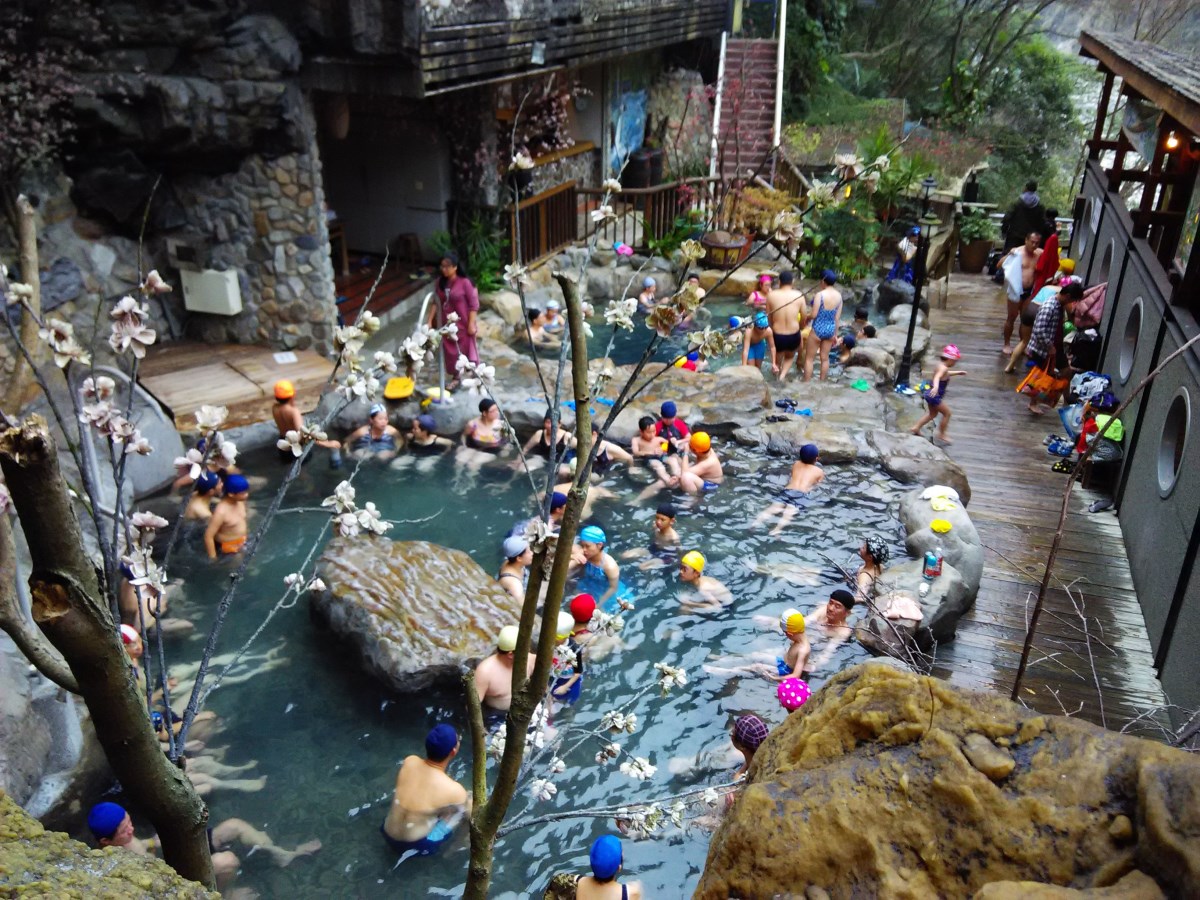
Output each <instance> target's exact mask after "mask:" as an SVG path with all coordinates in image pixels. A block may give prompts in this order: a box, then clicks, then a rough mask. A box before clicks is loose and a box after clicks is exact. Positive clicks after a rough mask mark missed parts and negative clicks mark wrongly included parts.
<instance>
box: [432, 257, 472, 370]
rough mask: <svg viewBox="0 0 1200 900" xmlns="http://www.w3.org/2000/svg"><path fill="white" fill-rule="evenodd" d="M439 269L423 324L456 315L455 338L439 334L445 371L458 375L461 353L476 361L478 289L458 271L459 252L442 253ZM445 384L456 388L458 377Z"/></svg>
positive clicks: (436, 323) (434, 324)
mask: <svg viewBox="0 0 1200 900" xmlns="http://www.w3.org/2000/svg"><path fill="white" fill-rule="evenodd" d="M440 269H441V275H439V276H438V280H437V285H436V286H435V288H434V293H435V294H436V295H437V299H438V302H437V304H436V305H434V306H433V307H431V308H430V310H429V318H428V319H427V320H426V322H425V324H426V325H428V326H429V327H430V328H439V327H441V326H443V325H445V324H446V322H447V321H448V320H449V317H450V314H451V313H454V314H455V315H456V316H458V335H457V339H455V338H451V337H444V338H442V350H443V351H444V352H445V355H446V372H447V374H449V375H454V376H457V373H458V356H459V354H460V353H461V354H463V355H464V356H466V358H467V359H469V360H470V361H471V362H473V363H478V362H479V349H478V348H477V347H476V345H475V336H476V334H477V333H478V329H479V326H478V323H477V322H476V317H477V316H478V315H479V292H478V291H477V290H475V284H474V283H473V282H472V281H471V279H470V278H468V277H467V276H466V275H462V274H459V271H458V269H459V264H458V255H457V254H456V253H454V251H448V252H447V253H446V255H445V256H443V257H442V261H441V264H440ZM446 387H447V388H449V389H450V390H453V389H455V388H457V387H458V378H457V377H455V378H454V380H453V381H451V382H450V383H449V384H448V385H446Z"/></svg>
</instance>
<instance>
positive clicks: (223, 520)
mask: <svg viewBox="0 0 1200 900" xmlns="http://www.w3.org/2000/svg"><path fill="white" fill-rule="evenodd" d="M249 496H250V482H249V481H247V480H246V476H245V475H229V476H227V477H226V479H225V496H224V497H222V498H221V502H220V503H218V504H217V506H216V508H215V509H214V510H213V514H212V518H211V519H209V520H208V528H207V529H205V531H204V549H205V550H206V551H207V552H208V558H209V559H216V558H217V550H218V549H220V551H221V553H223V554H232V553H238V552H240V551H241V549H242V548H243V547H244V546H245V545H246V498H247V497H249Z"/></svg>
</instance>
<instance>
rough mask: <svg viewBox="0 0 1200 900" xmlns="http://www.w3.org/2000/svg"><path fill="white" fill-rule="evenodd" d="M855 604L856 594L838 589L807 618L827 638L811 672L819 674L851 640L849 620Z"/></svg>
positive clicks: (851, 631)
mask: <svg viewBox="0 0 1200 900" xmlns="http://www.w3.org/2000/svg"><path fill="white" fill-rule="evenodd" d="M855 602H856V601H855V597H854V594H852V593H851V592H850V591H848V590H846V589H845V588H838V589H837V590H836V591H834V592H833V593H831V594H830V595H829V600H827V601H826V602H825V603H822V604H821V605H820V606H819V607H817V609H816V610H815V611H814V612H813V613H812V614H811V615H809V616H807V617H806V619H807V621H808V623H809V624H810V625H817V626H820V627H821V631H822V632H823V633H824V635H825V636H826V638H827V640H826V642H825V645H824V646H823V647H822V648H821V655H820V656H818V657H817V658H816V659H815V660H813V662H812V665H811V666H810V667H809V671H810V672H817V671H820V670H821V669H822V668H824V666H825V665H826V664H827V663H828V662H829V661H830V660H831V659H833V655H834V654H835V653H836V652H837V649H838V647H840V646H842V644H844V643H846V641H848V640H850V637H851V634H852V633H853V630H852V629H851V627H850V622H849V619H850V612H851V610H853V609H854V604H855Z"/></svg>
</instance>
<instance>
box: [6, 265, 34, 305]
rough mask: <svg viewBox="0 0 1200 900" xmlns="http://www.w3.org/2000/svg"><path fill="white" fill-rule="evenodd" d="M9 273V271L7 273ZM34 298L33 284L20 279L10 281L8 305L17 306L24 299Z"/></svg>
mask: <svg viewBox="0 0 1200 900" xmlns="http://www.w3.org/2000/svg"><path fill="white" fill-rule="evenodd" d="M5 274H7V273H5ZM31 299H33V285H32V284H24V283H23V282H20V281H10V282H9V283H8V301H7V302H8V305H9V306H15V305H16V304H18V303H20V302H21V301H22V300H31Z"/></svg>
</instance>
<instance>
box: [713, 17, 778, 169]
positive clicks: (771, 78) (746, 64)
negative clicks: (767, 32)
mask: <svg viewBox="0 0 1200 900" xmlns="http://www.w3.org/2000/svg"><path fill="white" fill-rule="evenodd" d="M776 53H777V44H776V42H775V41H774V40H750V39H746V38H730V39H729V40H728V41H727V42H726V45H725V79H724V83H723V85H722V90H721V119H720V122H719V129H720V130H719V132H718V136H717V159H718V161H719V162H718V172H719V174H720V175H721V177H722V178H723V179H731V178H735V177H746V176H749V175H751V174H754V173H755V172H756V171H757V172H758V174H759V175H761V176H762V177H764V178H766V179H767V180H770V179H771V172H770V171H758V170H759V168H760V167H761V166H762V164H763V160H765V159H767V154H768V153H769V152H770V150H771V147H772V144H773V138H774V129H775V79H776V72H777V66H776Z"/></svg>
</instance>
